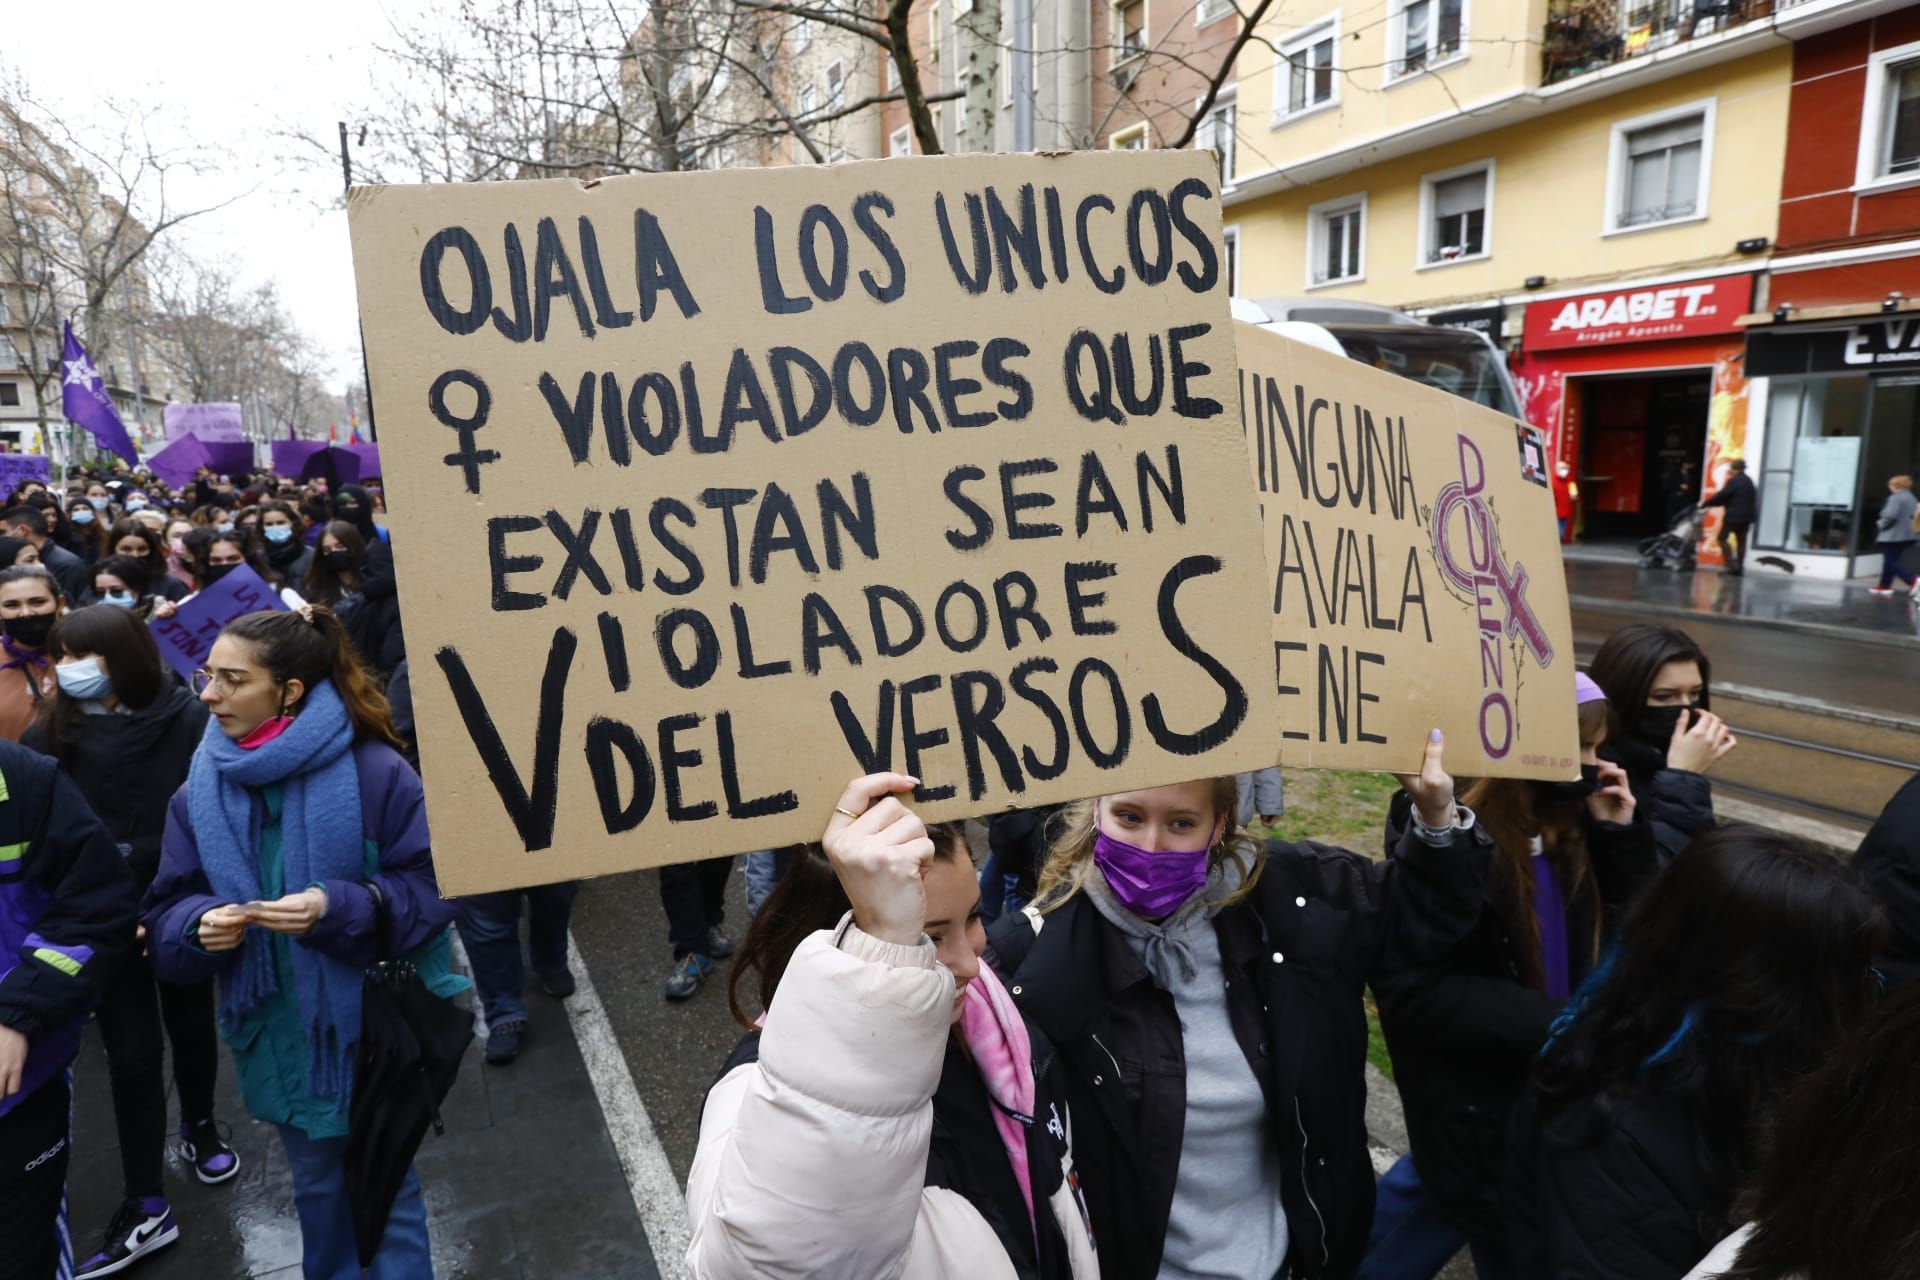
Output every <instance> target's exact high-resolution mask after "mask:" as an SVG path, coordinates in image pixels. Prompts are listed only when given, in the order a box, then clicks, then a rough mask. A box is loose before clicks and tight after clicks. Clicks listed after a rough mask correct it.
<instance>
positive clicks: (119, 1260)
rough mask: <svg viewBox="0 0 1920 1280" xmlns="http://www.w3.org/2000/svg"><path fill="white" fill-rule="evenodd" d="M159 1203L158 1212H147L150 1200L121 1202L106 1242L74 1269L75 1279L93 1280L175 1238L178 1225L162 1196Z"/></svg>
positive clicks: (152, 1204) (142, 1256) (178, 1234)
mask: <svg viewBox="0 0 1920 1280" xmlns="http://www.w3.org/2000/svg"><path fill="white" fill-rule="evenodd" d="M158 1203H159V1209H160V1212H158V1213H149V1212H147V1211H148V1210H149V1209H151V1208H153V1207H154V1202H153V1201H148V1202H147V1203H146V1204H144V1205H143V1204H142V1203H141V1202H140V1201H138V1200H129V1201H127V1202H126V1203H125V1204H123V1205H121V1206H120V1210H119V1212H118V1213H115V1214H114V1215H113V1224H112V1225H111V1226H109V1227H108V1228H107V1240H106V1243H105V1244H103V1245H102V1246H101V1247H100V1252H98V1253H96V1254H94V1255H93V1256H92V1257H91V1258H88V1259H87V1260H86V1261H85V1262H83V1263H81V1264H80V1266H79V1268H78V1269H77V1270H75V1271H74V1273H73V1274H74V1276H75V1280H93V1277H95V1276H110V1275H114V1274H116V1273H117V1272H121V1271H125V1270H126V1269H127V1268H128V1267H130V1266H132V1265H133V1264H134V1263H136V1262H138V1261H140V1259H142V1258H144V1257H146V1256H147V1255H148V1254H150V1253H157V1252H159V1251H160V1250H162V1249H164V1248H166V1247H167V1246H168V1245H170V1244H172V1243H173V1242H174V1241H176V1240H178V1239H179V1238H180V1225H179V1224H178V1223H176V1222H175V1221H174V1220H173V1211H172V1210H171V1209H169V1208H167V1206H166V1202H165V1201H164V1200H162V1201H159V1202H158Z"/></svg>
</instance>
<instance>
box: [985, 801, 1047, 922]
mask: <svg viewBox="0 0 1920 1280" xmlns="http://www.w3.org/2000/svg"><path fill="white" fill-rule="evenodd" d="M1065 813H1066V806H1065V805H1043V806H1041V807H1040V808H1037V809H1012V810H1009V811H1008V812H1006V813H996V814H994V815H993V816H992V817H990V818H988V819H987V847H988V848H989V849H991V850H993V853H994V856H995V858H997V859H998V861H997V862H996V863H995V865H996V866H998V867H999V869H1000V874H1001V875H1004V876H1013V877H1014V878H1015V880H1016V881H1017V887H1018V892H1019V895H1020V901H1022V902H1032V901H1033V894H1034V889H1035V887H1036V886H1037V884H1038V882H1039V879H1040V868H1041V867H1043V866H1045V865H1046V863H1047V850H1048V849H1049V848H1050V847H1051V845H1052V842H1053V841H1054V840H1055V839H1057V838H1058V837H1059V835H1060V827H1061V823H1060V819H1061V817H1062V815H1064V814H1065Z"/></svg>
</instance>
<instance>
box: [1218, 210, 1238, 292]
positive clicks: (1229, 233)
mask: <svg viewBox="0 0 1920 1280" xmlns="http://www.w3.org/2000/svg"><path fill="white" fill-rule="evenodd" d="M1220 248H1221V250H1222V251H1224V252H1225V254H1226V259H1227V260H1226V267H1227V293H1228V295H1229V296H1231V297H1235V298H1237V297H1239V296H1240V228H1238V227H1222V228H1221V230H1220Z"/></svg>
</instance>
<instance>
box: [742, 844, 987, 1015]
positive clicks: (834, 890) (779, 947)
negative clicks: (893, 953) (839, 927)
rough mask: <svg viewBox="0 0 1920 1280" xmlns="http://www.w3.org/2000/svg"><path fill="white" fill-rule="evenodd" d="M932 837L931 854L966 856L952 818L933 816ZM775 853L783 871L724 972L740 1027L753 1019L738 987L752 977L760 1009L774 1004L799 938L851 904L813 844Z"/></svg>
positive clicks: (834, 920) (947, 858) (827, 925)
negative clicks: (944, 819)
mask: <svg viewBox="0 0 1920 1280" xmlns="http://www.w3.org/2000/svg"><path fill="white" fill-rule="evenodd" d="M927 835H928V836H929V837H930V838H931V839H932V840H933V856H934V857H935V858H936V859H937V860H939V861H941V862H954V861H957V860H959V859H961V858H969V857H970V855H969V853H968V849H967V836H966V832H965V831H964V830H963V829H962V828H961V826H960V824H959V823H957V822H937V823H934V824H933V825H931V826H929V827H928V828H927ZM774 852H775V854H776V855H782V856H785V857H786V858H787V859H788V864H787V873H786V875H784V876H782V877H781V879H780V883H779V884H778V885H776V886H775V887H774V890H773V892H772V893H770V894H768V895H767V900H766V901H765V902H763V903H761V904H760V911H759V914H757V915H755V916H754V917H753V923H752V924H751V925H749V926H748V927H747V936H746V940H745V941H743V942H742V943H741V944H740V950H739V952H738V953H737V954H736V955H735V956H734V957H733V971H732V972H731V973H729V974H728V975H727V1008H728V1009H729V1010H730V1011H731V1012H732V1013H733V1020H734V1021H735V1022H738V1023H739V1024H740V1025H741V1026H743V1027H748V1028H751V1027H753V1026H755V1025H757V1024H756V1023H755V1022H754V1015H753V1014H750V1013H748V1012H747V1007H746V1002H745V1001H744V1000H742V999H741V991H742V988H745V987H747V986H748V985H749V983H751V985H752V989H753V994H754V997H755V999H756V1000H757V1001H758V1003H759V1006H760V1011H761V1013H765V1012H766V1011H767V1010H768V1009H771V1008H772V1007H773V994H774V992H775V991H778V990H779V989H780V979H781V978H782V977H784V976H785V975H786V972H787V962H788V961H790V960H792V959H793V953H794V951H795V950H796V949H798V947H799V946H800V944H801V943H802V942H805V941H806V940H807V938H809V937H810V936H812V935H813V934H815V933H818V932H819V931H820V930H822V929H831V928H833V926H834V925H836V924H838V923H839V922H840V917H841V916H844V915H845V914H847V912H848V911H849V910H851V909H852V906H851V904H850V903H849V902H848V901H847V891H846V890H845V889H842V888H841V887H840V877H838V876H836V875H835V874H834V873H833V864H832V863H830V862H828V861H827V855H826V852H825V851H824V850H822V849H821V848H820V846H819V845H817V844H796V845H789V846H788V847H787V848H785V849H776V850H775V851H774Z"/></svg>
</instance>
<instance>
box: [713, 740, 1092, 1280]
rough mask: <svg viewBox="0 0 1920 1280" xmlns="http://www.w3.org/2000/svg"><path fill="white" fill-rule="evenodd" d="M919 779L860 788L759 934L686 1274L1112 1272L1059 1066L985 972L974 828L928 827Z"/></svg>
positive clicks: (741, 973) (718, 1100)
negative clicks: (1076, 1152) (970, 834)
mask: <svg viewBox="0 0 1920 1280" xmlns="http://www.w3.org/2000/svg"><path fill="white" fill-rule="evenodd" d="M915 785H917V784H916V782H915V780H914V779H912V778H905V777H901V776H899V775H897V774H874V775H870V776H868V777H864V778H857V779H855V780H854V781H853V782H852V783H850V784H849V785H848V787H847V791H846V794H845V795H843V796H842V797H841V799H840V804H839V805H838V806H837V808H838V812H837V813H836V815H835V816H834V817H833V818H832V819H831V823H830V825H829V826H828V828H827V832H826V836H825V841H824V843H825V851H824V853H823V852H822V851H820V850H818V849H815V850H812V851H804V850H803V851H802V852H801V853H800V855H799V856H798V857H796V859H795V861H794V865H793V867H792V868H791V870H790V872H789V875H788V878H787V880H786V882H785V883H783V884H782V886H781V887H780V889H779V890H777V891H776V892H775V894H774V896H773V897H772V898H770V899H769V900H768V902H767V906H766V910H764V911H763V912H762V913H761V914H760V915H758V916H756V917H755V918H754V922H753V925H752V926H751V927H750V928H749V930H748V932H747V940H746V943H745V944H744V946H743V948H742V950H741V953H740V961H739V963H738V964H736V965H735V966H734V969H733V974H732V976H731V978H730V980H729V991H728V1003H729V1005H730V1006H731V1007H732V1009H733V1012H734V1016H735V1017H736V1018H737V1019H738V1020H739V1021H740V1022H741V1023H742V1025H744V1026H746V1027H748V1028H750V1030H749V1031H748V1034H747V1035H746V1037H745V1038H744V1039H743V1040H742V1041H741V1042H740V1044H739V1046H738V1047H736V1048H735V1050H734V1051H733V1054H732V1055H731V1056H730V1057H729V1059H728V1062H727V1067H726V1071H725V1074H724V1075H723V1076H722V1077H721V1079H720V1081H719V1082H718V1083H717V1084H715V1085H714V1087H713V1089H712V1090H711V1091H710V1092H709V1093H708V1095H707V1100H706V1104H705V1106H704V1107H703V1108H702V1114H701V1119H700V1146H699V1150H698V1152H697V1153H696V1154H695V1155H694V1159H693V1169H692V1171H691V1173H690V1175H689V1176H688V1178H687V1209H688V1216H689V1218H690V1219H691V1226H692V1239H691V1241H690V1243H689V1246H688V1249H687V1267H688V1270H689V1272H690V1273H691V1274H692V1275H693V1277H694V1280H749V1277H751V1278H754V1280H758V1278H760V1277H769V1276H775V1277H793V1278H795V1280H799V1278H801V1277H805V1278H807V1280H812V1277H816V1276H818V1277H827V1276H832V1277H841V1276H848V1277H851V1276H900V1277H904V1278H905V1280H932V1278H933V1277H948V1276H970V1275H983V1276H984V1275H993V1276H1025V1277H1032V1278H1033V1280H1093V1278H1094V1277H1097V1276H1098V1275H1099V1274H1100V1270H1099V1261H1098V1258H1097V1257H1096V1255H1095V1250H1094V1242H1093V1240H1092V1238H1091V1236H1090V1235H1089V1233H1088V1228H1087V1225H1086V1222H1087V1219H1086V1209H1085V1207H1084V1204H1083V1202H1082V1200H1081V1197H1080V1195H1079V1192H1078V1188H1077V1186H1076V1178H1075V1175H1074V1172H1073V1158H1072V1153H1071V1152H1070V1150H1069V1149H1068V1137H1067V1135H1068V1132H1069V1129H1070V1125H1069V1123H1068V1117H1067V1115H1066V1111H1065V1102H1064V1100H1063V1096H1062V1094H1063V1087H1064V1081H1063V1080H1062V1078H1061V1073H1062V1069H1063V1068H1062V1065H1061V1062H1060V1059H1059V1058H1058V1057H1056V1056H1055V1055H1054V1054H1053V1053H1052V1052H1051V1051H1050V1050H1049V1049H1048V1047H1047V1043H1046V1040H1045V1039H1044V1037H1042V1036H1041V1035H1040V1034H1039V1033H1038V1031H1037V1030H1036V1029H1034V1028H1033V1027H1032V1026H1030V1025H1029V1024H1028V1023H1027V1022H1026V1020H1025V1019H1024V1018H1022V1016H1021V1014H1020V1012H1019V1010H1018V1009H1017V1008H1016V1007H1015V1005H1014V1002H1013V1000H1012V998H1011V997H1010V996H1009V994H1008V992H1007V991H1006V989H1005V988H1004V987H1002V986H1001V984H1000V982H999V980H998V978H997V977H996V976H995V975H994V973H993V971H992V970H991V969H990V968H988V967H987V966H985V965H983V964H982V963H981V952H982V951H983V950H984V949H985V948H986V941H987V940H986V934H985V932H984V930H983V929H982V928H981V925H980V918H979V913H978V903H979V897H980V888H979V886H978V884H976V883H975V880H974V875H973V862H972V859H971V857H970V855H969V852H968V848H967V840H966V836H965V834H964V833H963V832H962V831H961V829H960V827H959V826H958V825H957V824H948V825H945V826H936V827H932V828H928V827H926V826H924V825H922V824H921V822H920V820H919V818H918V817H917V816H915V815H914V814H913V812H912V810H911V809H909V808H908V807H907V806H906V804H905V803H904V799H903V798H902V797H901V796H900V795H899V794H897V793H901V792H906V791H909V790H911V789H912V788H913V787H914V786H915ZM750 983H751V984H752V985H753V986H754V987H755V988H756V989H757V990H756V994H757V998H758V999H757V1003H758V1005H759V1011H760V1016H759V1017H758V1018H756V1017H755V1016H754V1015H753V1014H752V1013H750V1012H749V1011H748V1010H747V1009H746V1008H744V1007H743V1005H742V998H741V990H742V988H743V987H745V986H747V985H749V984H750ZM823 1224H825V1229H823Z"/></svg>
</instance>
